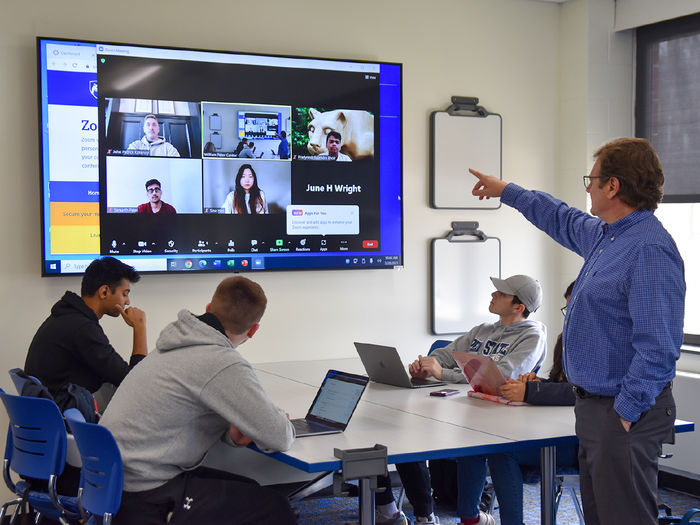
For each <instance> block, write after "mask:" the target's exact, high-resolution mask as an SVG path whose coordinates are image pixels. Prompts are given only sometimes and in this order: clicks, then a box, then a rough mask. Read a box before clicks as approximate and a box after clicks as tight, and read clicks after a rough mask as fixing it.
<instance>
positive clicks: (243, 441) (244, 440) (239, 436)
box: [229, 425, 253, 447]
mask: <svg viewBox="0 0 700 525" xmlns="http://www.w3.org/2000/svg"><path fill="white" fill-rule="evenodd" d="M229 434H231V439H232V440H233V442H234V443H235V444H236V445H238V446H241V447H245V446H246V445H249V444H251V443H252V442H253V440H252V439H250V438H249V437H248V436H244V435H243V433H242V432H241V431H240V430H238V429H237V428H236V427H235V426H233V425H231V428H230V429H229Z"/></svg>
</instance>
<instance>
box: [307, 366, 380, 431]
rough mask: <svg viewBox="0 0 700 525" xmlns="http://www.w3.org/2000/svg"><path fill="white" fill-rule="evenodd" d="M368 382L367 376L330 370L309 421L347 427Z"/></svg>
mask: <svg viewBox="0 0 700 525" xmlns="http://www.w3.org/2000/svg"><path fill="white" fill-rule="evenodd" d="M368 381H369V378H367V377H365V376H361V375H356V374H350V373H347V372H339V371H337V370H329V371H328V373H327V374H326V378H325V379H324V380H323V384H322V385H321V388H320V389H319V391H318V393H317V394H316V398H315V399H314V402H313V403H312V404H311V408H310V409H309V413H308V414H307V416H306V417H307V419H308V418H311V419H315V420H320V421H323V422H325V423H340V424H342V425H343V426H345V425H347V424H348V421H350V417H351V416H352V413H353V412H354V411H355V407H356V406H357V403H359V401H360V397H362V393H363V392H364V390H365V387H366V386H367V382H368Z"/></svg>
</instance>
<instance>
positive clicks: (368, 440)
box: [254, 358, 694, 525]
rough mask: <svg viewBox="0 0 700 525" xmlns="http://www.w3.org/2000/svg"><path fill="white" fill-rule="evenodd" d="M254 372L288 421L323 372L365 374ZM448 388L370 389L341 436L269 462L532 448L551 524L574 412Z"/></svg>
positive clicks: (303, 442)
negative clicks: (353, 452) (358, 453)
mask: <svg viewBox="0 0 700 525" xmlns="http://www.w3.org/2000/svg"><path fill="white" fill-rule="evenodd" d="M254 368H255V369H256V372H257V374H258V377H259V378H260V380H261V382H262V384H263V386H264V388H265V390H266V391H267V392H268V394H269V395H270V397H271V398H272V399H273V400H274V401H275V402H276V403H277V404H278V405H279V406H281V407H282V408H283V409H285V410H287V411H288V412H289V414H290V417H292V418H296V417H303V416H304V415H306V411H307V410H308V408H309V406H310V405H311V401H312V400H313V397H314V395H315V394H316V391H317V389H318V387H319V386H320V385H321V382H322V381H323V378H324V377H325V374H326V371H327V370H329V369H335V370H342V371H344V372H352V373H360V374H364V368H363V366H362V363H361V362H360V360H359V359H357V358H353V359H332V360H317V361H293V362H280V363H266V364H258V365H254ZM451 386H452V387H454V388H458V389H460V390H461V391H462V393H460V394H458V395H455V396H451V397H446V398H441V397H431V396H430V395H429V392H430V391H431V390H432V389H430V388H418V389H407V388H398V387H393V386H388V385H382V384H377V383H370V384H369V385H368V386H367V389H366V391H365V393H364V395H363V398H362V400H361V401H360V404H359V405H358V407H357V410H356V411H355V414H354V415H353V417H352V419H351V420H350V424H349V425H348V428H347V429H346V430H345V432H343V433H342V434H332V435H327V436H315V437H310V438H301V439H298V440H296V441H295V442H294V444H293V445H292V448H291V449H290V450H288V451H286V452H277V453H275V454H271V456H272V457H274V458H276V459H278V460H279V461H282V462H284V463H287V464H289V465H292V466H294V467H296V468H299V469H301V470H304V471H306V472H326V471H331V470H338V469H339V468H340V460H338V459H337V458H335V457H334V456H333V449H334V448H339V449H343V450H345V449H353V448H362V447H369V446H372V445H374V444H375V443H381V444H384V445H386V446H387V447H388V462H389V463H404V462H408V461H423V460H427V459H440V458H455V457H460V456H468V455H475V454H488V453H498V452H505V451H513V450H519V449H525V448H533V447H537V448H540V449H541V451H542V452H541V458H542V482H541V494H542V500H541V508H542V519H541V522H542V523H543V524H547V525H549V524H553V523H555V515H554V474H555V473H554V471H555V464H556V461H555V447H556V445H560V444H565V443H574V442H576V435H575V418H574V412H573V407H543V406H506V405H501V404H499V403H494V402H491V401H484V400H480V399H474V398H469V397H467V395H466V392H467V391H468V390H469V386H468V385H466V384H464V385H461V384H459V385H451ZM438 388H441V387H438ZM693 430H694V424H693V423H689V422H686V421H681V420H677V421H676V432H690V431H693ZM365 510H366V509H365Z"/></svg>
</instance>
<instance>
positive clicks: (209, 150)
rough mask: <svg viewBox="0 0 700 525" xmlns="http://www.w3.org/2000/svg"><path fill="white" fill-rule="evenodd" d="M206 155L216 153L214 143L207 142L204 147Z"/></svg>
mask: <svg viewBox="0 0 700 525" xmlns="http://www.w3.org/2000/svg"><path fill="white" fill-rule="evenodd" d="M204 153H216V146H214V143H213V142H207V143H206V144H205V145H204Z"/></svg>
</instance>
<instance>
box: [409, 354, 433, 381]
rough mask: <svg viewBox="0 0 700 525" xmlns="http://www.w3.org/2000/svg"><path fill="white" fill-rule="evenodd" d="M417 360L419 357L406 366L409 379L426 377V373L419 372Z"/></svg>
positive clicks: (418, 361) (423, 371)
mask: <svg viewBox="0 0 700 525" xmlns="http://www.w3.org/2000/svg"><path fill="white" fill-rule="evenodd" d="M419 359H420V356H418V359H416V360H415V361H413V363H411V364H410V365H408V373H409V374H411V377H417V378H419V379H425V378H426V377H428V372H427V371H425V370H421V367H420V360H419Z"/></svg>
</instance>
